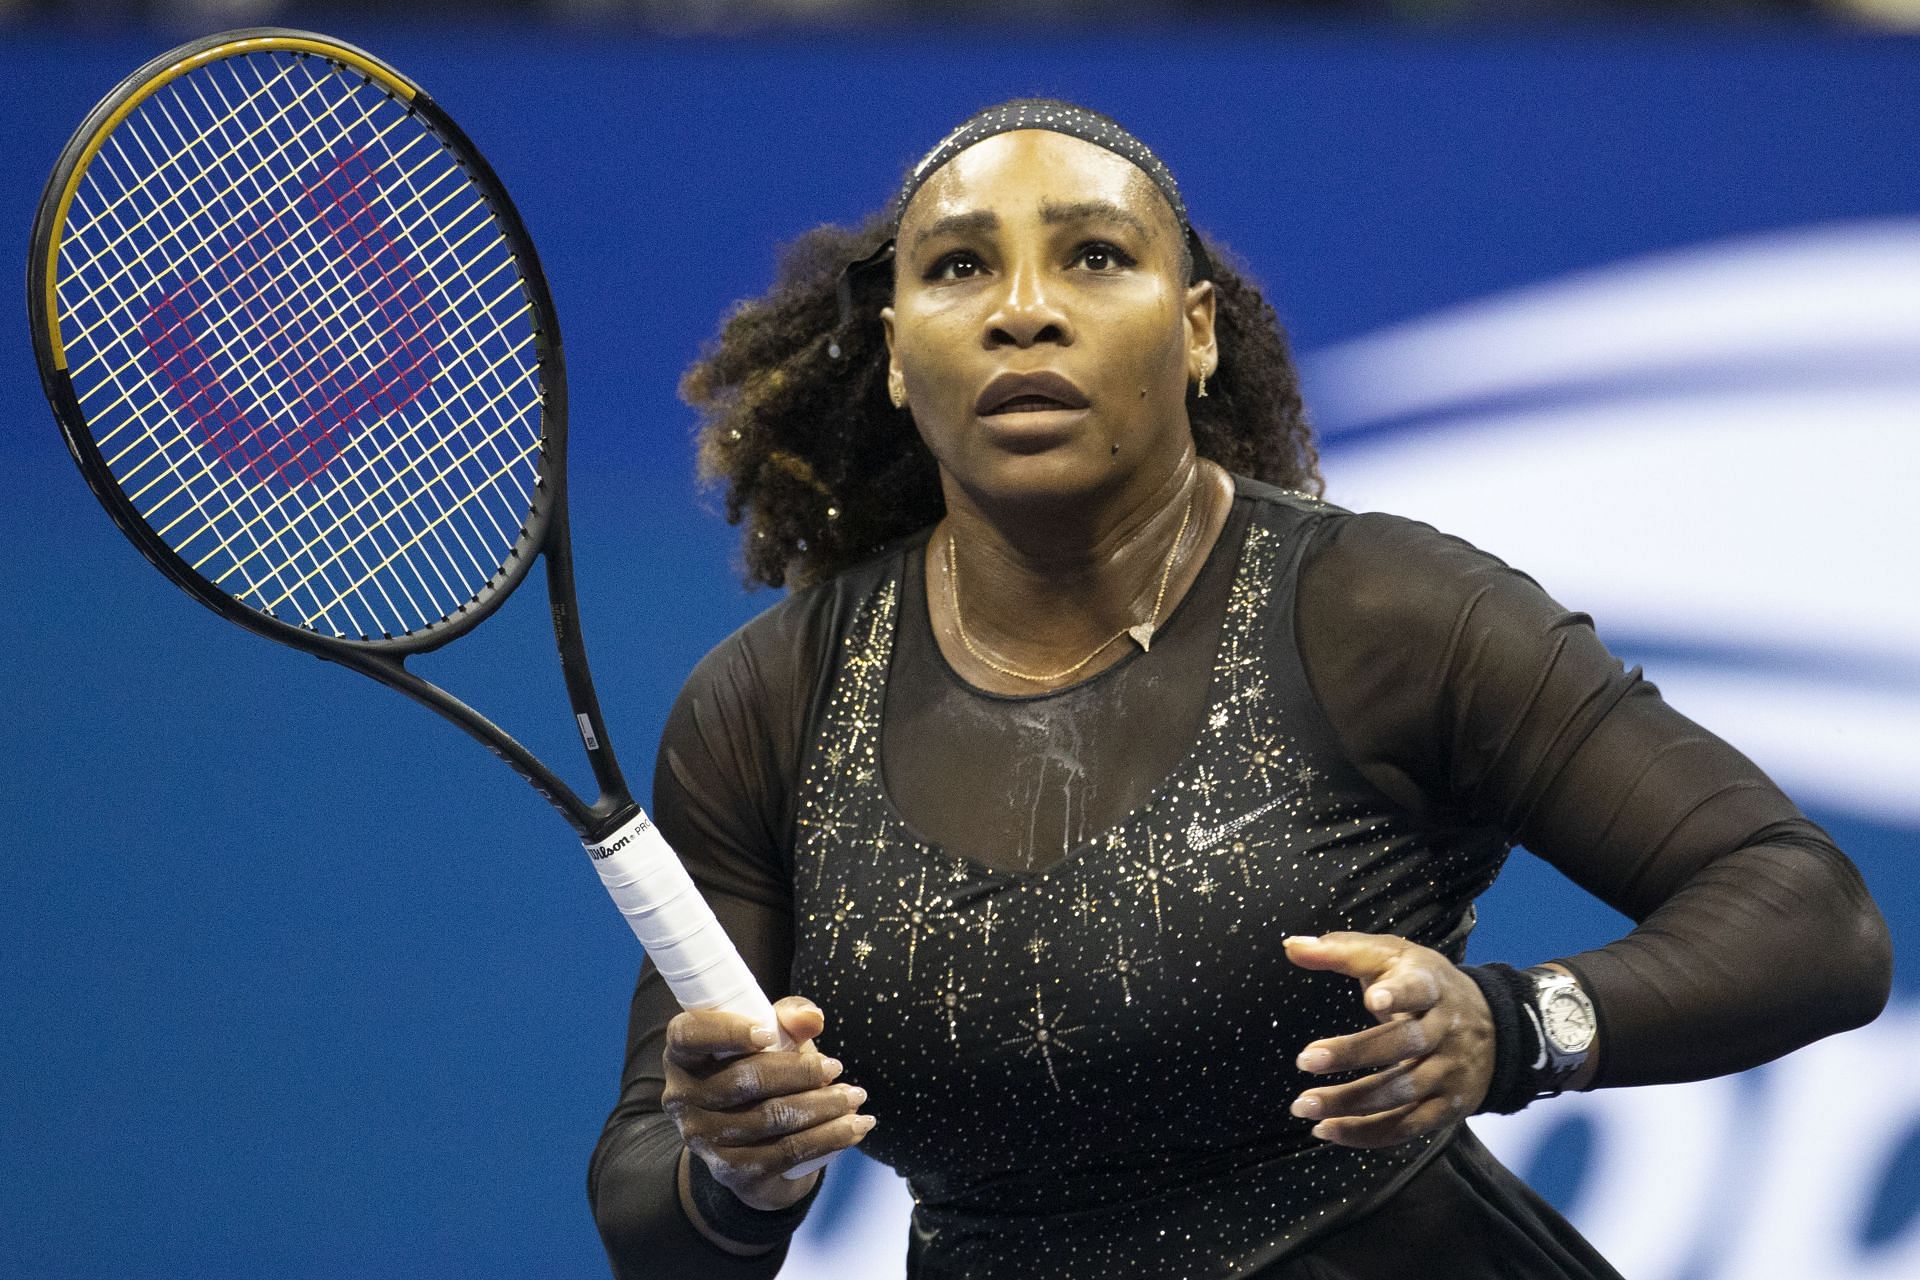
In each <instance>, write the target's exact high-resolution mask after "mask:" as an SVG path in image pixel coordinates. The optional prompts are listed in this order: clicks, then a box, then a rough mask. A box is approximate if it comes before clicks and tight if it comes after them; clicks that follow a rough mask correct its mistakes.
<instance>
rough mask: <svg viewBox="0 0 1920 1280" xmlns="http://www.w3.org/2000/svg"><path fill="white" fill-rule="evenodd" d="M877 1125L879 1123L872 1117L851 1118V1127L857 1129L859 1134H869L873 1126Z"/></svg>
mask: <svg viewBox="0 0 1920 1280" xmlns="http://www.w3.org/2000/svg"><path fill="white" fill-rule="evenodd" d="M879 1123H880V1121H879V1120H877V1119H875V1118H874V1117H873V1116H855V1117H854V1118H853V1127H854V1128H856V1129H858V1130H859V1131H860V1132H861V1133H866V1132H869V1131H870V1130H871V1129H872V1128H873V1126H875V1125H877V1124H879Z"/></svg>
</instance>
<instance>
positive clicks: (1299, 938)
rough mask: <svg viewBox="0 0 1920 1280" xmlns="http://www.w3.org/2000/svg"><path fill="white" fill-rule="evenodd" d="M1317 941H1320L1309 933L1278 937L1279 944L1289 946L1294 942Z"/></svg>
mask: <svg viewBox="0 0 1920 1280" xmlns="http://www.w3.org/2000/svg"><path fill="white" fill-rule="evenodd" d="M1318 941H1320V939H1318V938H1316V937H1313V936H1312V935H1310V934H1305V933H1296V934H1293V935H1291V936H1290V937H1285V938H1282V939H1280V945H1281V946H1283V947H1290V946H1292V945H1293V944H1294V943H1296V942H1318Z"/></svg>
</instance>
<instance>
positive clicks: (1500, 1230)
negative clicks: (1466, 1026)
mask: <svg viewBox="0 0 1920 1280" xmlns="http://www.w3.org/2000/svg"><path fill="white" fill-rule="evenodd" d="M1260 1274H1261V1278H1262V1280H1621V1277H1620V1273H1619V1272H1617V1271H1615V1270H1614V1269H1613V1268H1612V1267H1611V1266H1609V1265H1608V1264H1607V1260H1606V1259H1605V1258H1602V1257H1601V1256H1600V1255H1599V1253H1597V1252H1596V1251H1595V1250H1594V1247H1593V1246H1592V1245H1590V1244H1588V1243H1587V1242H1586V1240H1585V1239H1584V1238H1582V1237H1581V1235H1580V1233H1579V1232H1578V1231H1575V1230H1574V1229H1573V1224H1572V1223H1570V1222H1568V1221H1567V1220H1566V1219H1565V1218H1563V1217H1561V1216H1560V1214H1559V1213H1558V1212H1557V1211H1556V1210H1555V1209H1554V1207H1553V1206H1552V1205H1550V1204H1548V1203H1547V1202H1546V1201H1545V1200H1542V1199H1541V1198H1540V1197H1539V1196H1538V1195H1536V1194H1535V1193H1534V1192H1533V1190H1532V1189H1531V1188H1530V1187H1528V1186H1527V1184H1526V1183H1524V1182H1522V1181H1520V1179H1519V1178H1517V1177H1515V1176H1514V1175H1513V1174H1512V1173H1511V1172H1509V1171H1508V1169H1507V1168H1506V1166H1504V1165H1502V1164H1501V1163H1500V1162H1499V1161H1498V1160H1495V1159H1494V1158H1493V1155H1492V1153H1491V1152H1489V1151H1488V1150H1487V1149H1486V1147H1484V1146H1483V1145H1481V1143H1480V1140H1479V1139H1478V1138H1476V1137H1475V1136H1474V1135H1473V1133H1472V1132H1471V1131H1469V1130H1468V1129H1467V1127H1466V1126H1465V1125H1461V1126H1459V1127H1458V1128H1457V1129H1456V1130H1455V1131H1454V1135H1453V1137H1452V1139H1451V1140H1450V1141H1449V1142H1448V1143H1447V1146H1446V1149H1445V1150H1443V1151H1441V1152H1440V1153H1438V1154H1437V1155H1435V1156H1434V1157H1433V1158H1432V1159H1430V1160H1428V1161H1427V1162H1426V1164H1424V1165H1423V1166H1421V1168H1420V1170H1419V1172H1417V1173H1415V1174H1414V1175H1413V1176H1412V1177H1411V1178H1409V1179H1408V1180H1407V1182H1406V1183H1405V1184H1404V1185H1402V1186H1401V1187H1400V1188H1399V1189H1398V1190H1397V1191H1395V1192H1394V1193H1393V1194H1391V1195H1389V1196H1388V1197H1387V1198H1386V1200H1385V1201H1384V1202H1382V1203H1381V1204H1380V1205H1379V1206H1378V1207H1377V1208H1374V1209H1371V1210H1369V1211H1368V1212H1366V1213H1364V1214H1362V1215H1361V1216H1360V1217H1358V1218H1355V1219H1354V1220H1353V1221H1352V1222H1349V1223H1346V1224H1345V1225H1342V1226H1340V1227H1337V1228H1335V1229H1334V1230H1333V1231H1331V1232H1329V1233H1328V1234H1327V1235H1325V1236H1322V1237H1321V1238H1320V1239H1318V1240H1316V1241H1313V1242H1311V1243H1309V1244H1308V1245H1307V1247H1306V1248H1305V1249H1304V1250H1302V1251H1301V1252H1299V1253H1296V1254H1292V1255H1290V1256H1289V1257H1287V1258H1285V1259H1284V1260H1282V1261H1281V1262H1279V1263H1277V1264H1275V1265H1274V1266H1273V1267H1272V1268H1270V1269H1268V1270H1266V1271H1263V1272H1261V1273H1260Z"/></svg>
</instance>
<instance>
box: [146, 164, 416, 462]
mask: <svg viewBox="0 0 1920 1280" xmlns="http://www.w3.org/2000/svg"><path fill="white" fill-rule="evenodd" d="M379 195H380V183H379V175H378V171H377V170H376V169H375V168H374V167H373V166H371V165H369V164H368V163H367V161H366V158H365V156H364V154H363V152H361V151H354V152H351V153H349V154H348V155H346V156H345V157H343V158H342V159H340V160H337V161H333V162H331V163H326V164H323V165H322V166H321V169H320V172H319V176H318V177H317V179H316V180H315V181H313V182H312V183H310V184H308V185H307V186H306V187H305V188H304V189H303V190H302V196H301V201H300V203H299V205H297V206H296V207H294V208H291V209H287V210H284V211H282V212H281V213H279V214H277V215H275V216H274V217H272V218H268V219H256V220H254V223H253V225H252V227H251V229H249V230H248V231H247V232H246V234H245V235H243V236H241V237H240V238H239V239H238V240H237V241H231V242H229V243H228V244H226V245H225V246H224V247H222V249H221V250H220V252H219V253H218V254H217V256H218V257H219V258H221V259H222V261H221V262H220V265H219V266H217V267H216V268H214V270H213V271H211V272H209V273H208V274H207V275H206V276H204V277H195V278H193V279H189V280H183V281H181V282H180V283H179V284H177V285H176V286H174V288H173V289H171V290H170V291H168V292H167V293H165V294H163V295H162V296H161V298H160V299H159V301H157V302H155V303H153V304H152V306H151V307H150V308H149V309H148V311H147V315H146V318H145V320H144V321H143V322H142V324H141V326H140V336H141V339H142V340H143V341H144V342H145V343H146V346H147V350H148V352H149V353H150V354H151V355H152V356H153V359H154V362H155V364H156V365H157V366H158V367H159V370H160V377H161V381H162V390H163V394H164V397H165V398H166V399H167V400H168V401H169V402H170V403H171V405H172V409H173V412H174V413H175V414H177V415H179V416H181V417H184V418H185V419H186V420H187V421H189V422H191V423H192V424H193V425H194V427H195V428H196V429H197V430H198V431H199V433H200V436H201V438H202V440H204V441H205V443H206V444H207V445H208V447H210V448H211V449H212V450H213V452H214V454H215V456H216V457H218V458H219V460H220V461H221V462H222V463H223V464H225V465H226V466H227V467H228V468H229V469H230V470H232V471H233V472H235V473H236V474H241V475H243V478H244V476H246V475H250V476H252V478H253V479H254V480H256V481H259V482H262V483H264V482H266V481H267V480H269V479H272V480H274V481H276V482H278V483H279V484H281V485H284V486H287V487H292V486H296V485H303V484H306V483H308V482H310V481H312V480H313V479H314V478H316V477H317V476H319V475H320V474H321V473H322V472H324V471H326V469H327V468H328V467H330V466H331V465H333V463H334V462H335V461H336V460H338V459H339V457H340V455H341V451H342V450H343V449H344V448H345V447H346V445H347V443H348V442H349V441H350V440H351V439H352V438H353V436H354V434H355V433H356V432H358V431H359V430H361V429H363V428H364V427H365V426H366V425H368V424H370V423H373V422H378V421H380V420H382V419H384V418H387V417H389V416H391V415H392V414H394V413H397V412H399V411H400V410H401V409H404V408H405V407H406V406H408V405H410V404H412V403H413V402H414V401H415V400H417V399H419V398H420V395H421V394H422V393H423V392H424V391H426V389H427V387H428V386H430V385H431V384H432V382H433V379H434V375H435V374H436V373H437V372H438V371H439V355H440V352H439V347H438V346H437V345H436V342H435V337H436V335H437V334H438V333H439V332H440V317H439V315H438V314H437V313H436V312H435V311H434V309H433V307H432V305H431V303H430V302H429V301H428V298H427V291H426V288H425V287H424V286H423V285H422V284H421V282H420V280H419V278H418V276H417V274H416V273H415V270H414V266H413V263H412V262H411V260H409V258H408V257H407V255H406V254H405V252H403V251H402V250H401V249H400V247H399V246H398V245H396V244H395V243H394V241H393V237H392V236H391V235H389V234H388V232H387V228H386V225H385V224H384V223H383V222H382V221H381V219H380V216H379V214H378V213H376V212H375V210H374V203H375V200H376V199H377V198H378V197H379ZM305 281H312V282H313V284H312V286H311V287H309V288H306V289H303V288H301V283H302V282H305ZM316 312H319V313H322V314H316ZM336 312H337V313H338V314H337V315H336V314H332V313H336ZM236 335H243V336H236ZM225 343H231V345H230V346H229V347H228V348H227V350H226V351H225V352H222V353H220V354H219V356H218V362H217V363H216V358H215V356H214V354H213V353H215V352H220V348H221V346H222V344H225ZM230 380H231V383H232V385H231V386H230V385H229V381H230ZM242 397H244V402H243V400H242Z"/></svg>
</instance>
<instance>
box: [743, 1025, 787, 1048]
mask: <svg viewBox="0 0 1920 1280" xmlns="http://www.w3.org/2000/svg"><path fill="white" fill-rule="evenodd" d="M747 1038H748V1039H749V1040H752V1041H753V1042H754V1043H755V1044H757V1045H759V1046H760V1047H761V1048H763V1049H764V1048H766V1047H767V1046H768V1045H770V1044H772V1043H773V1042H774V1041H775V1040H778V1039H779V1038H780V1037H779V1036H777V1035H775V1034H774V1033H773V1031H772V1030H771V1029H770V1028H767V1027H755V1028H754V1029H753V1034H752V1035H751V1036H749V1037H747Z"/></svg>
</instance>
